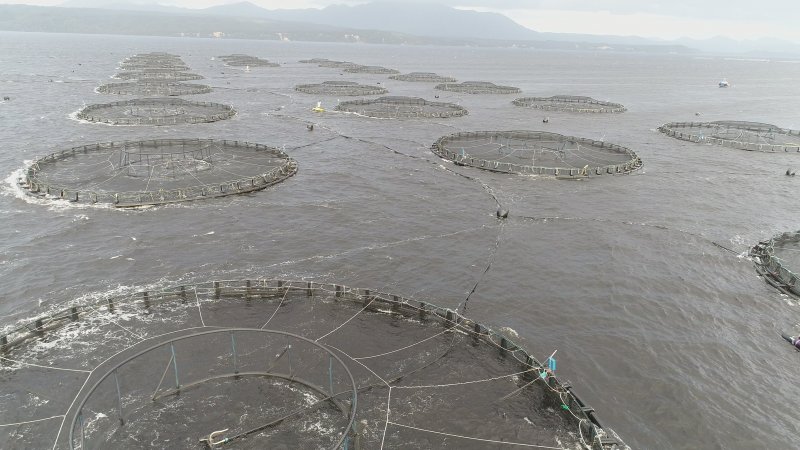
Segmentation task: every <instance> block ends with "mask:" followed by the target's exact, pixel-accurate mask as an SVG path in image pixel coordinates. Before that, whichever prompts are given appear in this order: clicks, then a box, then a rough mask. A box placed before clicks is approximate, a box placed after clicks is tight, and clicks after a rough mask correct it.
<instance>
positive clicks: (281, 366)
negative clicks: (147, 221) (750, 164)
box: [0, 279, 624, 450]
mask: <svg viewBox="0 0 800 450" xmlns="http://www.w3.org/2000/svg"><path fill="white" fill-rule="evenodd" d="M0 343H1V344H2V350H1V351H2V353H1V355H2V357H3V358H4V359H3V361H4V372H6V376H4V377H3V378H2V379H0V386H3V392H4V393H6V394H5V395H4V397H3V402H2V403H0V426H6V425H12V424H13V425H14V426H15V427H16V428H15V432H14V433H13V434H8V435H5V434H0V439H4V440H5V442H3V441H0V445H2V446H3V447H9V448H54V449H59V450H66V449H81V450H83V449H88V448H119V449H133V448H142V447H148V448H150V447H153V448H202V447H203V446H205V447H206V448H209V447H210V448H231V449H249V448H280V449H282V448H297V449H311V448H314V449H349V450H353V449H355V450H368V449H369V450H372V449H419V448H425V449H428V448H436V449H440V448H452V449H486V448H524V447H532V448H547V449H564V450H567V449H569V450H573V449H592V450H611V449H613V448H622V446H624V444H622V443H621V442H620V441H619V440H618V438H616V436H615V435H614V434H613V432H611V430H609V429H604V428H603V427H602V426H601V424H600V422H599V421H598V419H597V417H596V414H595V412H594V410H593V409H592V408H590V407H588V406H587V405H585V404H584V403H583V402H582V401H581V400H580V399H579V398H578V397H577V396H576V394H575V392H574V389H572V387H571V386H569V384H567V383H565V382H562V381H561V380H559V378H558V377H557V376H556V375H555V370H556V366H555V360H554V359H552V358H547V359H546V360H545V362H544V363H543V362H540V361H539V360H537V358H536V357H534V356H533V355H532V354H531V353H530V352H528V351H526V350H525V349H523V348H521V347H520V346H519V345H518V344H516V343H514V342H513V341H512V340H511V339H509V338H507V337H504V336H503V335H500V334H498V333H496V332H494V331H493V330H492V329H490V328H489V327H487V326H485V325H483V324H481V323H479V322H476V321H474V320H470V319H468V318H466V317H463V316H461V315H460V314H458V313H457V312H455V311H453V310H449V309H444V308H440V307H437V306H435V305H433V304H430V303H426V302H421V301H415V300H412V299H409V298H404V297H400V296H398V295H393V294H388V293H383V292H378V291H372V290H367V289H356V288H350V287H347V286H343V285H338V284H321V283H315V282H309V281H291V280H277V279H276V280H234V281H209V282H205V283H201V284H190V285H180V286H172V287H168V288H162V289H158V290H149V291H139V292H136V293H131V294H127V295H107V296H104V298H103V299H102V300H101V301H99V302H96V303H90V304H86V303H79V302H73V303H71V304H69V306H67V307H66V308H64V309H62V310H58V311H54V312H52V313H51V314H49V315H46V316H39V317H36V318H34V319H32V320H22V321H19V322H18V323H17V324H16V325H15V326H12V327H9V328H6V329H4V330H3V332H2V334H0ZM34 386H37V387H38V388H36V389H34ZM42 386H49V387H52V388H51V389H43V388H42ZM56 386H57V387H56ZM32 390H33V391H34V392H35V393H36V395H35V396H31V395H30V393H31V391H32ZM187 418H188V419H187ZM40 419H41V420H40Z"/></svg>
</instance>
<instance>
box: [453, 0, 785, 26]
mask: <svg viewBox="0 0 800 450" xmlns="http://www.w3.org/2000/svg"><path fill="white" fill-rule="evenodd" d="M441 3H444V4H447V5H450V6H456V7H467V8H486V9H492V10H494V11H509V10H515V11H521V10H526V11H536V10H543V11H552V10H556V11H582V12H597V11H606V12H609V13H612V14H653V15H659V16H670V17H684V18H692V19H708V20H760V21H765V22H775V23H784V24H786V23H790V22H794V21H796V18H797V17H800V2H798V1H797V0H761V1H758V2H755V1H752V0H751V1H742V0H734V1H730V0H671V1H642V0H606V1H597V0H441Z"/></svg>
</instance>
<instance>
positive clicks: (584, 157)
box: [431, 131, 642, 177]
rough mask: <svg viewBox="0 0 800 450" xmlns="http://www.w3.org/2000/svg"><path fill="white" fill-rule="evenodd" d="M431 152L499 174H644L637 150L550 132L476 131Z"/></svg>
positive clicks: (439, 144)
mask: <svg viewBox="0 0 800 450" xmlns="http://www.w3.org/2000/svg"><path fill="white" fill-rule="evenodd" d="M431 150H432V151H433V152H434V153H436V154H437V155H439V156H440V157H442V158H445V159H450V160H452V161H454V162H455V163H456V164H459V165H465V166H472V167H477V168H480V169H484V170H491V171H495V172H510V173H521V174H534V175H535V174H540V175H556V176H564V177H588V176H593V175H602V174H621V173H628V172H631V171H633V170H636V169H638V168H639V167H641V165H642V161H641V159H639V157H638V156H636V153H634V152H633V150H630V149H628V148H626V147H622V146H620V145H616V144H610V143H608V142H604V141H595V140H592V139H585V138H579V137H573V136H563V135H560V134H556V133H549V132H545V131H476V132H464V133H456V134H452V135H450V136H444V137H442V138H439V140H437V141H436V143H434V144H433V146H432V147H431Z"/></svg>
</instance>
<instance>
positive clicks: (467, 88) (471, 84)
mask: <svg viewBox="0 0 800 450" xmlns="http://www.w3.org/2000/svg"><path fill="white" fill-rule="evenodd" d="M436 89H439V90H440V91H451V92H461V93H464V94H516V93H518V92H520V89H519V88H516V87H513V86H501V85H497V84H494V83H491V82H489V81H464V82H462V83H442V84H437V85H436Z"/></svg>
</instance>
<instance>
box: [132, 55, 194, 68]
mask: <svg viewBox="0 0 800 450" xmlns="http://www.w3.org/2000/svg"><path fill="white" fill-rule="evenodd" d="M148 67H184V68H185V67H186V63H184V62H183V60H182V59H181V58H180V57H179V56H176V55H166V54H161V55H158V54H143V55H134V56H131V57H129V58H127V59H125V60H124V61H122V62H121V63H120V68H122V69H126V70H128V69H135V68H148Z"/></svg>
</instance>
